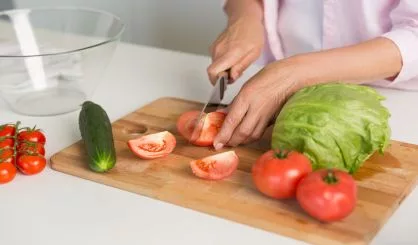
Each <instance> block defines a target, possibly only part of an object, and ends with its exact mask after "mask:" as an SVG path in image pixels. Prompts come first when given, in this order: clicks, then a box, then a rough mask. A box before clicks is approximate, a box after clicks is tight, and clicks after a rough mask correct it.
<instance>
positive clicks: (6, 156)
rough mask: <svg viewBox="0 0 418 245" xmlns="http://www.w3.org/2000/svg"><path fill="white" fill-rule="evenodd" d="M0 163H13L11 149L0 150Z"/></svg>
mask: <svg viewBox="0 0 418 245" xmlns="http://www.w3.org/2000/svg"><path fill="white" fill-rule="evenodd" d="M0 162H8V163H13V162H14V151H13V149H12V148H7V149H0Z"/></svg>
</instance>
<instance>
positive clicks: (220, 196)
mask: <svg viewBox="0 0 418 245" xmlns="http://www.w3.org/2000/svg"><path fill="white" fill-rule="evenodd" d="M201 106H202V105H201V104H200V103H196V102H191V101H186V100H181V99H177V98H161V99H159V100H156V101H154V102H152V103H150V104H148V105H146V106H144V107H143V108H141V109H139V110H137V111H135V112H132V113H130V114H129V115H127V116H125V117H123V118H121V119H119V120H117V121H116V122H114V123H113V130H114V131H113V133H114V137H115V144H116V151H117V157H118V160H117V164H116V166H115V168H113V169H112V170H111V171H110V172H108V173H105V174H98V173H94V172H92V171H90V170H89V169H88V168H87V163H86V158H85V151H84V147H83V143H82V142H77V143H75V144H74V145H71V146H69V147H68V148H66V149H64V150H62V151H61V152H58V153H57V154H55V155H54V156H53V157H52V158H51V166H52V168H53V169H55V170H57V171H61V172H64V173H67V174H70V175H74V176H77V177H80V178H84V179H87V180H91V181H95V182H98V183H101V184H105V185H109V186H113V187H116V188H120V189H122V190H126V191H130V192H134V193H137V194H140V195H144V196H148V197H151V198H155V199H159V200H162V201H165V202H169V203H173V204H176V205H179V206H182V207H186V208H190V209H194V210H198V211H200V212H204V213H208V214H211V215H215V216H218V217H221V218H225V219H228V220H232V221H235V222H239V223H242V224H246V225H249V226H252V227H256V228H260V229H264V230H266V231H270V232H275V233H278V234H280V235H284V236H289V237H292V238H295V239H299V240H302V241H305V242H309V243H312V244H321V245H327V244H332V245H336V244H341V245H343V244H344V245H347V244H368V243H369V242H370V241H371V240H372V239H373V237H374V236H375V235H376V233H377V232H378V231H379V230H380V229H381V227H382V226H383V225H384V224H385V222H386V221H387V219H388V218H389V217H390V216H391V215H392V213H393V212H394V211H395V210H396V209H397V208H398V206H399V205H400V204H401V203H402V200H403V199H404V198H405V197H406V196H407V195H408V194H409V193H410V192H411V190H412V188H413V187H415V184H416V180H417V172H418V163H417V159H418V146H416V145H411V144H406V143H402V142H397V141H392V144H391V146H390V147H389V149H388V150H387V152H386V153H385V154H384V155H383V156H382V155H378V154H376V155H374V156H373V157H372V158H371V159H370V160H369V161H367V162H366V163H365V165H364V166H363V167H362V168H361V169H360V170H359V172H358V173H357V174H356V175H355V178H356V181H357V183H358V186H359V192H358V199H359V200H358V204H357V207H356V209H355V211H354V212H353V213H352V214H351V215H350V216H349V217H347V218H346V219H345V220H344V221H341V222H336V223H332V224H322V223H319V222H317V221H316V220H314V219H312V218H310V217H309V216H308V215H306V214H305V213H304V212H303V211H302V210H301V208H300V207H299V206H298V204H297V202H296V201H294V200H287V201H277V200H272V199H269V198H267V197H265V196H263V195H261V194H260V193H259V192H258V191H256V189H255V187H254V185H253V183H252V179H251V165H252V164H253V163H254V162H255V160H256V159H257V158H258V157H259V156H260V155H261V154H262V153H263V152H264V151H266V150H268V148H269V145H270V143H269V142H268V140H262V141H260V142H259V143H258V144H254V145H251V146H246V147H237V148H236V153H237V154H238V156H239V157H240V165H239V169H238V170H237V171H236V172H235V173H234V174H233V175H232V176H231V177H230V178H228V179H225V180H222V181H217V182H215V181H206V180H201V179H198V178H197V177H195V176H194V175H193V174H192V172H191V169H190V167H189V161H190V160H192V159H196V158H201V157H204V156H208V155H210V154H214V152H213V151H212V150H211V149H209V148H201V147H195V146H191V145H188V143H187V142H186V141H185V139H183V138H182V137H181V136H179V134H178V132H177V130H176V120H177V118H178V117H179V116H180V114H181V113H183V112H185V111H188V110H195V109H200V108H201ZM163 130H168V131H170V132H172V133H173V134H175V135H176V138H177V147H176V149H175V150H174V152H173V153H172V154H171V155H169V156H167V157H166V158H162V159H156V160H148V161H146V160H141V159H139V158H137V157H135V156H134V155H133V154H132V153H131V152H130V150H129V149H128V147H127V141H128V140H129V139H132V138H135V137H138V136H139V135H143V134H150V133H155V132H159V131H163ZM267 136H268V135H267ZM266 138H269V137H266Z"/></svg>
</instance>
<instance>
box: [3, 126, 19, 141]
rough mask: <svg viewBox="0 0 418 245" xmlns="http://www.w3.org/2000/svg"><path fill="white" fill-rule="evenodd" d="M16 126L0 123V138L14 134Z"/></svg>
mask: <svg viewBox="0 0 418 245" xmlns="http://www.w3.org/2000/svg"><path fill="white" fill-rule="evenodd" d="M15 133H16V127H15V126H14V125H9V124H4V125H0V138H1V137H10V136H14V135H15Z"/></svg>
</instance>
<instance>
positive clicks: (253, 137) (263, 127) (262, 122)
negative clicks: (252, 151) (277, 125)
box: [243, 120, 268, 144]
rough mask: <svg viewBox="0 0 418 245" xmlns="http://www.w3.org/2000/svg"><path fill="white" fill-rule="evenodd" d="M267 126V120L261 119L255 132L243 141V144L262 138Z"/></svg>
mask: <svg viewBox="0 0 418 245" xmlns="http://www.w3.org/2000/svg"><path fill="white" fill-rule="evenodd" d="M267 126H268V121H267V120H259V121H258V122H257V125H256V126H255V128H254V130H253V133H252V134H251V135H250V136H249V137H248V138H247V139H246V140H245V141H244V142H243V144H249V143H252V142H255V141H258V140H260V139H261V137H262V136H263V134H264V132H265V131H266V128H267Z"/></svg>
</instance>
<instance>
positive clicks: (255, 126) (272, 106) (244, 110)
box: [214, 37, 402, 149]
mask: <svg viewBox="0 0 418 245" xmlns="http://www.w3.org/2000/svg"><path fill="white" fill-rule="evenodd" d="M401 68H402V58H401V55H400V52H399V49H398V48H397V46H396V45H395V44H394V43H393V42H392V41H391V40H389V39H387V38H383V37H378V38H375V39H372V40H368V41H365V42H362V43H359V44H356V45H352V46H346V47H341V48H336V49H331V50H324V51H318V52H312V53H307V54H301V55H297V56H294V57H290V58H286V59H283V60H280V61H276V62H274V63H271V64H269V65H268V66H266V67H265V68H264V69H262V70H261V71H260V72H259V73H258V74H256V75H255V76H254V77H252V78H251V79H250V80H249V81H248V82H247V83H246V84H245V85H244V86H243V87H242V89H241V91H240V92H239V94H238V95H237V96H236V97H235V99H234V101H233V102H232V104H231V105H230V106H229V108H228V109H227V111H228V115H227V117H226V118H225V121H224V123H223V125H222V128H221V130H220V132H219V133H218V135H217V137H216V138H215V141H214V146H215V148H216V149H220V148H222V147H223V146H224V145H229V146H237V145H239V144H242V143H244V144H245V143H249V142H251V141H254V140H257V139H259V138H260V136H262V134H263V133H264V130H265V128H266V127H267V126H268V123H269V122H270V121H271V120H272V119H273V118H274V116H275V114H277V113H279V111H280V109H281V106H282V105H283V103H284V102H285V101H286V99H287V98H288V97H289V96H290V95H292V94H293V93H294V92H296V91H297V90H299V89H301V88H303V87H305V86H310V85H315V84H321V83H328V82H335V81H340V82H341V81H342V82H347V83H354V84H363V83H366V82H368V81H375V80H377V79H386V80H388V81H392V80H393V79H394V78H396V76H397V75H398V74H399V72H400V70H401Z"/></svg>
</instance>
